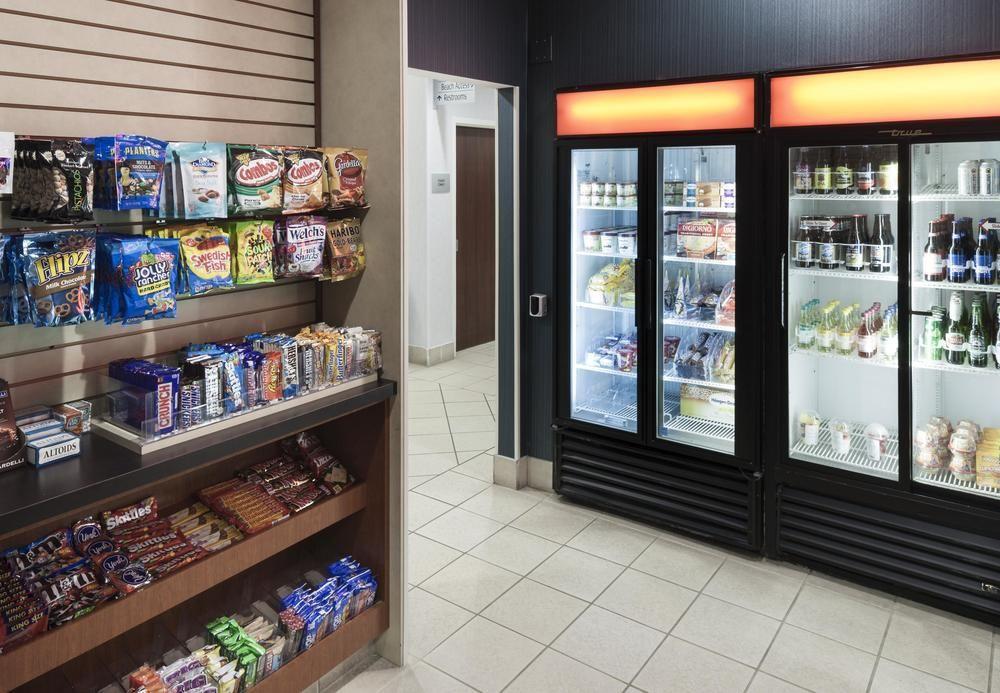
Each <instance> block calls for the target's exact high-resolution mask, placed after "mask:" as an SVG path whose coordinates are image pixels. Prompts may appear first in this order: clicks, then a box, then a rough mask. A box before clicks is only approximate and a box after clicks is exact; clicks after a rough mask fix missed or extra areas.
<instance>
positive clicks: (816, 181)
mask: <svg viewBox="0 0 1000 693" xmlns="http://www.w3.org/2000/svg"><path fill="white" fill-rule="evenodd" d="M832 189H833V169H832V168H831V167H830V154H829V152H828V151H827V150H826V149H820V150H819V155H818V156H817V157H816V171H815V172H814V173H813V192H815V193H816V194H817V195H829V194H830V191H831V190H832Z"/></svg>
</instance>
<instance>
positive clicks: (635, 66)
mask: <svg viewBox="0 0 1000 693" xmlns="http://www.w3.org/2000/svg"><path fill="white" fill-rule="evenodd" d="M412 4H413V3H412V0H411V5H412ZM421 4H423V3H421ZM430 4H438V3H430ZM496 4H497V5H503V4H504V2H503V0H497V3H496ZM411 26H412V17H411ZM546 35H551V36H552V44H553V50H552V53H553V61H552V62H551V63H542V64H536V65H529V67H528V99H527V116H528V132H527V136H528V145H527V146H528V151H527V154H526V157H525V161H526V164H527V171H528V172H529V173H528V176H529V180H528V186H527V193H526V194H527V199H526V206H527V209H528V219H527V223H526V224H525V225H524V229H523V240H522V243H521V249H522V250H521V253H522V264H521V276H522V278H523V283H524V287H523V288H524V290H525V293H532V292H539V293H547V294H549V295H550V296H551V295H555V292H556V290H557V288H556V287H557V283H556V278H555V277H553V275H552V272H553V269H552V268H553V252H554V244H555V228H554V208H553V204H554V202H553V195H554V190H555V181H554V179H553V176H554V175H555V171H554V167H555V160H554V154H555V152H554V149H553V146H552V142H553V138H554V137H555V112H554V106H555V102H554V99H553V90H554V89H556V88H558V87H564V86H574V85H588V84H601V83H609V82H629V81H640V80H655V79H670V78H676V77H688V76H697V75H713V74H723V73H731V72H757V71H759V72H764V71H769V70H777V69H787V68H792V67H806V66H816V65H827V64H838V63H856V62H867V61H884V60H898V59H908V58H924V57H934V56H943V55H952V54H964V53H977V52H986V51H1000V3H998V2H996V0H834V1H830V0H614V1H613V2H608V1H607V0H599V1H598V0H538V1H537V2H535V3H533V4H531V5H530V6H529V17H528V37H529V41H531V40H534V39H536V38H539V37H544V36H546ZM511 50H514V48H513V47H512V48H511ZM411 55H412V47H411ZM947 97H948V95H947V94H941V98H947ZM522 324H523V325H524V343H523V347H524V349H525V352H526V353H525V354H524V357H523V360H522V362H523V363H525V364H526V370H525V373H524V376H523V386H524V389H523V390H522V392H523V395H522V414H523V421H522V424H523V426H522V431H523V433H522V440H523V442H524V446H525V448H526V449H525V454H530V455H534V456H535V457H542V458H547V459H551V457H552V431H551V428H550V424H551V415H552V401H553V392H552V358H553V353H552V350H553V322H552V320H551V319H546V320H533V319H530V318H525V319H524V321H523V322H522Z"/></svg>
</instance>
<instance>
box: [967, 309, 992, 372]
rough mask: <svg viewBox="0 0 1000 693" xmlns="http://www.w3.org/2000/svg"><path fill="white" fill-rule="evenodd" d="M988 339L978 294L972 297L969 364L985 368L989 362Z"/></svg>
mask: <svg viewBox="0 0 1000 693" xmlns="http://www.w3.org/2000/svg"><path fill="white" fill-rule="evenodd" d="M989 345H990V343H989V341H988V340H987V337H986V328H985V326H984V321H983V300H982V298H980V297H979V296H977V297H975V298H974V299H972V326H971V327H969V341H968V349H969V365H970V366H973V367H974V368H986V365H987V364H988V363H989Z"/></svg>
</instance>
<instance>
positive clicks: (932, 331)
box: [921, 306, 945, 361]
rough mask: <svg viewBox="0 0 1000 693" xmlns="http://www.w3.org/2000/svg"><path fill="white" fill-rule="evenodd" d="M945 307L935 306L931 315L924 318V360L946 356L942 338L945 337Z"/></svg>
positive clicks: (922, 356) (922, 353)
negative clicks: (942, 346)
mask: <svg viewBox="0 0 1000 693" xmlns="http://www.w3.org/2000/svg"><path fill="white" fill-rule="evenodd" d="M944 315H945V313H944V308H942V307H941V306H934V307H933V308H931V316H930V317H929V318H925V319H924V336H923V339H922V340H921V348H922V352H921V358H922V359H923V360H924V361H940V360H941V359H943V358H944V350H943V349H942V348H941V340H942V339H944Z"/></svg>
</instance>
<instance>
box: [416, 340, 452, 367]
mask: <svg viewBox="0 0 1000 693" xmlns="http://www.w3.org/2000/svg"><path fill="white" fill-rule="evenodd" d="M408 355H409V359H410V363H415V364H417V365H420V366H436V365H437V364H439V363H444V362H445V361H451V360H452V359H453V358H455V343H454V342H449V343H448V344H442V345H441V346H436V347H431V348H429V349H428V348H425V347H421V346H414V345H412V344H411V345H410V346H409V347H408Z"/></svg>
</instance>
